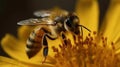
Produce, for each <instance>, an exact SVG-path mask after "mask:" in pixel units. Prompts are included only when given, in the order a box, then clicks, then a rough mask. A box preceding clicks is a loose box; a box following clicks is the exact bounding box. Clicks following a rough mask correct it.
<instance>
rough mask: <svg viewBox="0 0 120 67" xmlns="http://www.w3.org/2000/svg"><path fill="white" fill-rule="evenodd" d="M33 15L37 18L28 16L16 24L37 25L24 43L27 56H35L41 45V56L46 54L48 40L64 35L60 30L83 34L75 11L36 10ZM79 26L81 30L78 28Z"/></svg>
mask: <svg viewBox="0 0 120 67" xmlns="http://www.w3.org/2000/svg"><path fill="white" fill-rule="evenodd" d="M34 15H35V16H36V17H37V18H30V19H27V20H22V21H20V22H18V23H17V24H18V25H36V26H37V27H36V28H35V29H34V30H33V31H32V32H31V33H30V36H29V37H28V39H27V43H26V52H27V55H28V57H29V58H31V57H33V56H35V55H36V54H37V53H38V52H39V51H40V50H41V49H42V47H43V56H44V57H45V59H46V57H47V55H48V49H49V48H48V42H47V39H46V38H49V39H51V40H55V39H57V38H58V37H59V36H61V37H63V38H64V37H65V36H64V35H63V34H62V32H68V31H69V32H71V33H73V34H74V35H79V34H80V33H81V34H82V35H83V32H82V28H85V29H87V30H88V31H90V30H89V29H88V28H86V27H85V26H83V25H80V22H79V18H78V16H77V15H76V14H75V13H71V12H68V11H66V10H43V11H36V12H35V13H34ZM79 28H81V31H80V29H79Z"/></svg>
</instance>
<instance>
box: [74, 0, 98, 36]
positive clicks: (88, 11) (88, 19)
mask: <svg viewBox="0 0 120 67" xmlns="http://www.w3.org/2000/svg"><path fill="white" fill-rule="evenodd" d="M75 10H76V13H77V15H78V16H79V18H80V24H82V25H84V26H85V27H87V28H88V29H90V30H91V31H97V29H98V24H99V23H98V21H99V8H98V2H97V0H78V1H77V5H76V9H75ZM87 33H88V32H87ZM84 35H85V33H84ZM85 36H86V35H85Z"/></svg>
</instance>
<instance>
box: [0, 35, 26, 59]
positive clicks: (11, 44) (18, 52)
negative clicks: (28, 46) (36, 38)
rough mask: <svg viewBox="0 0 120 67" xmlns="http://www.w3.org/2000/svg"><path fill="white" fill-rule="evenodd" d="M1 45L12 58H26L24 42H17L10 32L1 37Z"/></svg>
mask: <svg viewBox="0 0 120 67" xmlns="http://www.w3.org/2000/svg"><path fill="white" fill-rule="evenodd" d="M1 46H2V48H3V50H4V51H5V52H6V53H7V54H8V55H10V56H11V57H12V58H15V59H19V60H26V59H28V58H27V56H26V53H25V44H23V43H21V42H19V41H18V40H17V39H16V38H15V37H13V36H12V35H10V34H6V36H5V37H4V38H3V39H2V41H1Z"/></svg>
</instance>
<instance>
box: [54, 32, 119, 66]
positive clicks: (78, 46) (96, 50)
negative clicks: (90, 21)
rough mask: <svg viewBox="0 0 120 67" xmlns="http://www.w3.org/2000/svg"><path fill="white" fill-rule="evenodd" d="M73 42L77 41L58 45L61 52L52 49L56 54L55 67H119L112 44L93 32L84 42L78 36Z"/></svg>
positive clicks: (117, 57)
mask: <svg viewBox="0 0 120 67" xmlns="http://www.w3.org/2000/svg"><path fill="white" fill-rule="evenodd" d="M75 40H78V41H77V42H76V41H75V43H74V45H72V43H71V40H70V39H66V43H63V44H61V45H59V47H60V49H61V51H58V50H57V48H53V51H54V52H56V55H55V60H56V64H55V67H61V65H62V67H119V65H120V58H119V56H120V55H119V56H116V54H115V46H114V43H113V42H111V45H109V44H108V43H107V37H104V36H102V35H98V34H97V32H93V35H91V33H90V34H88V36H86V39H84V40H83V38H82V36H79V35H78V36H77V38H75ZM98 40H99V41H98ZM100 40H101V41H102V43H101V44H99V42H100ZM101 45H102V46H101ZM108 46H111V47H112V49H110V48H109V47H108Z"/></svg>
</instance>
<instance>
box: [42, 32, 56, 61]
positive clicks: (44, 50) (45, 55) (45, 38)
mask: <svg viewBox="0 0 120 67" xmlns="http://www.w3.org/2000/svg"><path fill="white" fill-rule="evenodd" d="M52 36H53V35H50V34H45V35H44V37H43V46H44V48H43V56H44V57H45V59H44V61H43V62H42V63H44V62H45V61H46V58H47V55H48V42H47V37H48V38H49V39H51V40H55V39H56V38H57V37H52Z"/></svg>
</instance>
